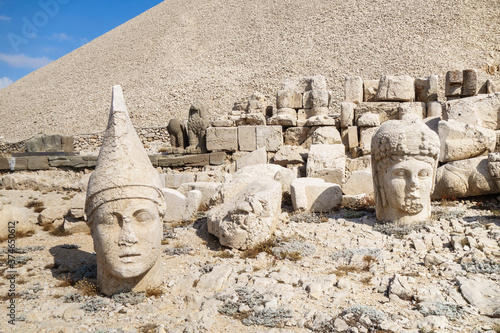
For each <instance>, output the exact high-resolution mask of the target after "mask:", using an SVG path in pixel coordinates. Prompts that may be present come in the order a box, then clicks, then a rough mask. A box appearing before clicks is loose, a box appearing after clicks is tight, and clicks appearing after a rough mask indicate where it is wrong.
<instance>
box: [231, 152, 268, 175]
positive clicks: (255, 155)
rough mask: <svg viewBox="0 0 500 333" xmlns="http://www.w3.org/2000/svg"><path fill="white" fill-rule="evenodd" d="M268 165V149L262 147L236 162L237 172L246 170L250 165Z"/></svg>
mask: <svg viewBox="0 0 500 333" xmlns="http://www.w3.org/2000/svg"><path fill="white" fill-rule="evenodd" d="M266 163H267V153H266V148H265V147H261V148H259V149H257V150H255V151H253V152H251V153H248V154H246V155H245V156H243V157H240V158H239V159H237V160H236V170H239V169H241V168H244V167H246V166H249V165H255V164H266Z"/></svg>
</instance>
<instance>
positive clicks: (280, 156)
mask: <svg viewBox="0 0 500 333" xmlns="http://www.w3.org/2000/svg"><path fill="white" fill-rule="evenodd" d="M307 152H308V149H305V148H303V147H301V146H281V147H280V149H279V150H278V151H277V152H276V155H274V163H275V164H278V165H281V166H287V165H289V164H304V163H305V162H306V160H307Z"/></svg>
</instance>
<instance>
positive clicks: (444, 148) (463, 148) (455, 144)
mask: <svg viewBox="0 0 500 333" xmlns="http://www.w3.org/2000/svg"><path fill="white" fill-rule="evenodd" d="M438 133H439V140H440V141H441V151H440V154H439V161H440V162H450V161H458V160H464V159H469V158H472V157H476V156H479V155H482V154H485V153H490V152H492V151H494V149H495V145H496V133H495V131H493V130H490V129H486V128H482V127H479V126H475V125H470V124H464V123H461V122H458V121H455V120H449V121H445V120H441V121H440V122H439V124H438Z"/></svg>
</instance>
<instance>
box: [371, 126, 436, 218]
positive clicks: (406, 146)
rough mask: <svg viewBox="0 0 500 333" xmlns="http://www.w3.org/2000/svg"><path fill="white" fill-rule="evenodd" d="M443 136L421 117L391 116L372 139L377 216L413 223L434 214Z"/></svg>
mask: <svg viewBox="0 0 500 333" xmlns="http://www.w3.org/2000/svg"><path fill="white" fill-rule="evenodd" d="M439 145H440V144H439V137H438V135H437V134H436V133H435V132H434V131H432V130H431V129H430V128H429V127H428V126H427V125H425V124H424V123H423V122H422V121H420V120H412V121H410V120H389V121H387V122H385V123H384V124H383V125H382V126H381V127H380V129H379V130H378V131H377V132H376V133H375V135H374V136H373V138H372V143H371V153H372V170H373V185H374V189H375V209H376V213H377V219H378V220H382V221H392V222H400V223H403V224H411V223H415V222H422V221H425V220H427V219H429V218H430V214H431V200H430V195H431V193H432V191H433V189H434V182H435V177H436V168H437V163H438V156H439Z"/></svg>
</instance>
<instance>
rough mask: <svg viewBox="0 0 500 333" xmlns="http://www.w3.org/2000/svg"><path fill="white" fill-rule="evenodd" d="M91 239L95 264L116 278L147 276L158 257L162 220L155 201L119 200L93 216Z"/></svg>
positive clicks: (98, 209)
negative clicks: (144, 274)
mask: <svg viewBox="0 0 500 333" xmlns="http://www.w3.org/2000/svg"><path fill="white" fill-rule="evenodd" d="M93 215H94V216H93V218H92V219H93V225H92V237H93V238H94V248H95V251H96V254H97V257H98V258H97V259H98V261H100V262H102V263H103V267H106V270H107V271H108V272H109V273H110V274H111V275H113V276H115V277H117V278H132V277H137V276H139V275H141V274H143V273H146V272H147V271H148V270H149V269H151V267H153V265H154V264H155V263H156V261H157V260H159V258H160V246H161V238H162V221H161V218H160V216H159V213H158V208H157V206H156V204H155V203H154V202H152V201H151V200H147V199H120V200H116V201H110V202H107V203H105V204H103V205H101V206H100V207H98V208H97V210H96V211H95V212H94V214H93Z"/></svg>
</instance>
